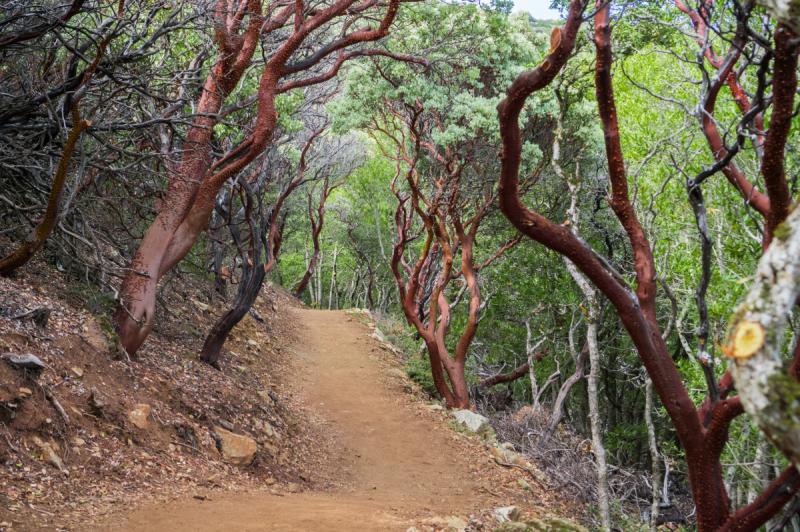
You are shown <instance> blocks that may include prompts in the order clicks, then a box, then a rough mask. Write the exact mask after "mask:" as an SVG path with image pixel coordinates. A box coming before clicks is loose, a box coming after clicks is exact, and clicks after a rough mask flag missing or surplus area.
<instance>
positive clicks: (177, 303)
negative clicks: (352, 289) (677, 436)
mask: <svg viewBox="0 0 800 532" xmlns="http://www.w3.org/2000/svg"><path fill="white" fill-rule="evenodd" d="M104 297H105V296H103V295H102V294H96V293H93V292H91V290H90V289H89V287H88V285H79V284H76V283H75V282H74V281H72V280H68V279H67V278H66V277H65V276H63V274H61V273H59V272H56V271H54V269H52V268H51V267H49V266H46V265H44V264H43V263H41V262H37V263H35V264H32V265H31V266H30V267H29V268H27V270H26V273H25V274H24V275H21V276H19V277H18V278H16V279H4V278H0V358H3V359H7V358H8V357H10V356H11V355H14V354H16V355H19V354H31V355H35V356H36V357H38V358H40V359H41V361H42V362H43V363H44V366H45V367H44V369H43V370H42V371H41V372H40V373H38V374H30V373H26V372H25V371H20V370H19V369H17V368H15V367H14V366H13V364H10V363H6V362H8V361H7V360H5V361H0V532H5V531H7V530H8V531H18V530H109V529H114V530H407V529H409V528H410V527H416V530H419V531H421V532H422V531H433V530H465V529H466V530H470V531H476V530H493V529H495V528H497V527H498V525H499V523H498V521H497V520H496V518H495V515H494V512H495V510H496V509H497V508H498V507H506V506H511V505H514V506H516V507H518V508H519V510H520V511H521V516H519V518H520V519H529V520H530V519H534V518H542V519H545V521H541V522H540V523H539V524H541V523H545V524H544V525H543V526H544V528H541V527H540V528H536V529H542V530H564V529H566V530H577V529H579V528H577V527H576V528H571V527H570V528H564V527H562V525H561V523H560V522H559V521H558V520H557V519H556V518H553V519H552V520H551V521H546V519H548V516H564V515H570V516H572V517H573V518H576V519H583V518H584V516H585V513H586V512H585V508H584V507H582V506H581V504H580V503H578V502H577V501H566V500H565V497H564V496H563V495H561V494H560V491H561V490H558V489H554V486H557V485H558V483H559V481H560V479H548V478H547V477H546V476H545V475H544V474H543V473H542V472H541V471H539V470H538V469H537V467H536V465H535V464H529V463H527V462H524V461H523V463H522V465H521V466H520V465H519V464H516V465H511V464H508V463H505V465H504V466H503V465H499V464H498V462H503V460H506V459H505V458H504V457H505V456H507V455H506V454H504V453H506V450H505V449H504V448H503V447H502V446H501V445H500V444H499V443H498V442H496V441H494V440H493V439H492V438H489V439H488V441H487V439H485V438H482V437H479V436H478V435H475V434H472V433H469V432H467V431H465V430H463V429H460V428H459V427H458V426H457V425H456V424H455V423H454V421H453V417H452V416H451V415H450V414H449V413H448V412H446V411H445V410H444V409H442V407H441V405H439V404H437V403H435V402H432V401H431V399H430V398H429V397H428V396H427V395H425V394H424V393H423V392H422V391H421V390H420V388H419V386H417V385H416V384H415V383H414V382H412V381H411V380H410V379H409V378H408V376H407V375H406V373H405V371H404V369H403V364H404V362H405V360H404V355H403V354H402V353H400V352H399V351H398V350H397V349H396V348H394V347H393V346H391V345H389V344H387V343H386V342H385V340H384V339H383V338H382V335H381V334H380V333H379V332H378V331H377V330H376V326H375V324H374V322H373V320H372V318H371V316H370V315H369V314H368V313H367V312H365V311H333V312H331V311H317V310H310V309H307V308H305V307H303V306H302V305H300V304H299V303H297V301H296V300H295V299H294V298H292V297H291V296H290V295H288V294H287V293H285V292H284V291H282V290H281V289H279V288H277V287H272V286H268V287H265V289H264V291H263V293H262V295H261V297H260V298H259V300H258V301H257V304H256V305H255V308H254V310H255V313H254V314H252V315H248V316H247V317H246V318H245V319H244V320H242V322H241V323H240V324H239V325H238V326H237V327H236V329H235V330H234V331H233V333H232V334H231V336H230V338H229V340H228V342H227V343H226V346H225V354H224V357H223V359H222V361H221V367H220V369H219V370H217V369H213V368H211V367H209V366H207V365H205V364H202V363H199V362H198V360H197V352H198V351H199V347H200V345H202V341H203V339H204V335H205V332H206V331H208V330H209V328H210V326H211V324H212V323H213V321H214V320H215V317H216V315H217V314H218V312H220V311H222V310H223V309H225V306H226V302H225V300H224V299H221V298H220V297H219V296H217V295H215V294H213V293H209V292H208V291H207V289H205V288H204V286H203V285H202V284H198V283H194V284H193V283H192V282H191V277H190V276H185V277H184V278H183V279H181V283H174V284H168V286H167V287H166V288H165V289H164V290H163V291H162V294H161V298H160V303H161V304H160V306H159V308H160V310H159V312H160V314H159V316H158V319H157V324H156V328H155V329H154V331H153V334H152V335H151V336H150V338H149V339H148V341H147V343H146V344H145V347H144V349H142V350H141V351H140V353H139V354H138V357H137V359H136V360H133V361H129V360H126V359H125V358H124V357H121V356H120V355H119V353H118V352H117V350H116V349H115V348H114V337H113V333H111V332H110V327H109V323H108V321H107V318H106V316H108V315H109V312H110V308H112V307H111V305H112V304H113V302H110V301H105V299H104ZM35 309H47V311H48V313H49V314H48V319H47V321H46V323H41V322H38V323H37V322H36V320H32V319H29V314H30V311H32V310H35ZM224 433H233V434H235V435H238V436H240V437H241V438H244V439H246V440H247V441H248V442H250V443H249V445H251V447H252V449H251V450H252V451H253V453H252V454H251V455H250V456H249V457H248V459H247V460H246V463H243V464H236V463H232V462H233V461H232V460H231V459H229V457H227V456H225V454H224V453H223V452H221V451H222V446H221V445H220V442H219V440H220V435H221V434H224ZM508 452H510V451H508ZM498 456H500V458H501V460H498ZM508 461H509V460H506V462H508ZM548 523H551V524H552V525H553V526H550V524H548ZM520 524H521V523H520ZM523 529H524V526H523Z"/></svg>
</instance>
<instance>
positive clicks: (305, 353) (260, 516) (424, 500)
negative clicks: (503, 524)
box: [105, 309, 554, 531]
mask: <svg viewBox="0 0 800 532" xmlns="http://www.w3.org/2000/svg"><path fill="white" fill-rule="evenodd" d="M291 313H292V315H293V316H292V317H293V318H294V319H295V323H297V324H298V325H299V327H300V331H298V335H297V338H296V339H295V341H294V342H293V345H292V346H291V348H290V352H291V353H293V354H294V355H296V357H295V360H296V366H295V370H296V371H295V372H294V378H295V379H296V380H295V382H294V383H293V385H294V387H295V388H296V389H298V390H302V392H301V393H302V396H303V397H302V399H303V401H304V402H305V403H306V404H307V406H308V407H309V408H310V409H311V410H314V411H315V412H316V414H317V415H318V416H319V418H320V419H322V420H323V423H324V424H325V431H326V432H327V433H328V434H330V435H331V436H332V438H333V440H334V441H335V442H336V444H335V445H333V446H332V447H331V449H329V451H328V456H327V460H325V467H326V469H327V471H326V472H325V474H326V475H329V476H332V480H333V484H334V485H335V486H334V487H332V488H331V489H327V490H324V491H313V490H312V491H307V492H304V493H280V492H274V493H273V492H264V491H258V490H257V491H253V492H234V493H227V494H219V495H217V496H213V497H211V498H207V499H204V500H200V499H198V498H194V497H192V498H184V499H179V500H173V501H169V502H166V503H157V504H149V505H145V506H142V507H141V508H139V509H138V510H136V511H134V512H131V513H128V514H125V515H120V516H113V517H112V518H111V519H110V520H106V522H105V525H106V526H109V527H110V528H120V529H123V530H141V531H145V530H173V531H181V530H186V531H190V530H191V531H199V530H209V531H210V530H314V531H320V530H337V531H342V530H406V529H408V528H409V527H412V526H416V527H420V528H421V529H425V528H427V529H433V528H435V529H443V530H446V529H459V528H462V527H466V526H470V525H471V526H472V527H473V528H484V527H485V526H486V525H489V526H488V527H487V528H493V527H492V526H491V524H492V523H491V522H488V523H487V519H489V518H490V517H491V515H490V512H491V510H492V509H493V508H496V507H500V506H509V505H517V506H519V507H520V509H523V510H524V512H525V513H526V514H528V515H529V516H536V515H541V514H542V513H543V512H546V511H549V510H551V508H552V507H553V505H554V501H553V500H552V499H551V500H545V499H544V498H546V497H547V494H545V493H538V494H533V493H531V492H530V490H527V491H526V490H523V489H522V488H521V484H522V485H527V480H526V481H525V483H519V482H517V477H518V478H521V479H523V480H524V478H525V477H524V475H520V473H519V472H510V471H506V470H503V469H502V468H500V467H498V466H497V465H494V462H493V461H492V459H491V457H490V455H489V453H488V452H487V450H486V448H485V446H484V445H483V444H482V443H481V442H479V441H478V440H476V439H475V438H470V437H468V436H466V435H464V434H461V433H459V432H458V431H456V430H453V428H452V427H450V426H449V425H448V424H447V421H446V420H447V416H446V414H444V413H441V411H439V410H438V409H437V408H435V406H434V407H433V408H432V405H431V404H428V403H426V402H424V401H421V400H420V398H419V397H417V396H414V395H411V394H409V391H411V390H413V387H412V386H410V385H409V383H408V382H407V381H406V377H405V375H404V374H403V371H402V370H401V369H400V367H399V366H398V364H397V361H396V360H395V358H394V356H393V355H392V354H391V353H390V352H387V351H386V350H385V349H383V348H382V346H381V345H380V344H379V343H378V342H376V340H375V339H374V338H373V337H371V335H370V330H369V325H368V323H369V322H368V321H367V320H366V319H365V318H364V315H363V314H360V313H347V312H344V311H320V310H310V309H292V310H291ZM528 480H530V479H528ZM494 525H497V523H496V522H495V523H494Z"/></svg>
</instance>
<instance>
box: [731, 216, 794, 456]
mask: <svg viewBox="0 0 800 532" xmlns="http://www.w3.org/2000/svg"><path fill="white" fill-rule="evenodd" d="M799 294H800V209H794V211H793V212H792V213H791V214H790V215H789V217H788V218H787V219H786V221H785V222H783V223H782V224H781V225H780V226H778V228H777V229H776V231H775V238H774V239H773V241H772V243H771V244H770V246H769V248H768V249H767V251H766V252H765V253H764V255H763V257H762V258H761V260H760V261H759V263H758V269H757V270H756V274H755V278H754V281H753V284H752V286H751V288H750V291H749V292H748V294H747V297H746V298H745V300H744V302H743V303H742V304H741V305H739V308H738V309H737V311H736V313H735V315H734V319H733V321H732V323H731V332H730V336H729V341H728V343H727V345H726V346H725V348H724V349H725V352H726V354H727V355H729V356H730V357H731V358H732V359H733V362H732V364H731V366H732V368H731V369H732V373H733V378H734V381H735V382H736V389H737V390H738V391H739V397H740V398H741V401H742V404H743V405H744V409H745V411H746V412H747V413H749V414H750V415H751V416H753V419H754V420H755V421H756V423H757V424H758V426H759V428H761V430H762V431H763V432H764V434H765V435H766V436H767V438H769V440H770V441H771V442H772V443H773V444H774V445H775V446H776V447H777V448H778V449H780V450H781V451H782V452H783V453H784V454H785V455H786V457H787V458H788V459H789V460H790V461H791V462H792V463H793V464H794V465H795V467H797V466H798V464H800V383H798V382H797V381H796V380H795V379H794V378H793V377H791V376H790V375H789V374H788V373H787V369H786V365H787V364H786V362H785V360H784V356H783V353H784V346H785V343H786V334H785V332H786V331H785V329H786V324H787V322H788V318H789V316H790V313H791V310H792V308H793V307H794V306H795V304H796V302H797V297H798V295H799Z"/></svg>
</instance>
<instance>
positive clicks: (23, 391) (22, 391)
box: [18, 388, 33, 397]
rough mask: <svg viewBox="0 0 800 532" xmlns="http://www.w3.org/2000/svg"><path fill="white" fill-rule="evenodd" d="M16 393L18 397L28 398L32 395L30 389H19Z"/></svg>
mask: <svg viewBox="0 0 800 532" xmlns="http://www.w3.org/2000/svg"><path fill="white" fill-rule="evenodd" d="M18 393H19V396H20V397H30V396H31V395H33V390H31V389H30V388H20V389H19V390H18Z"/></svg>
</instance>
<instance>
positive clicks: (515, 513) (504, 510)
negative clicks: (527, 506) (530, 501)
mask: <svg viewBox="0 0 800 532" xmlns="http://www.w3.org/2000/svg"><path fill="white" fill-rule="evenodd" d="M493 515H494V518H495V519H496V520H497V522H498V523H507V522H509V521H519V518H520V517H521V516H522V512H520V511H519V508H517V507H516V506H501V507H500V508H495V509H494V512H493Z"/></svg>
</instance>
